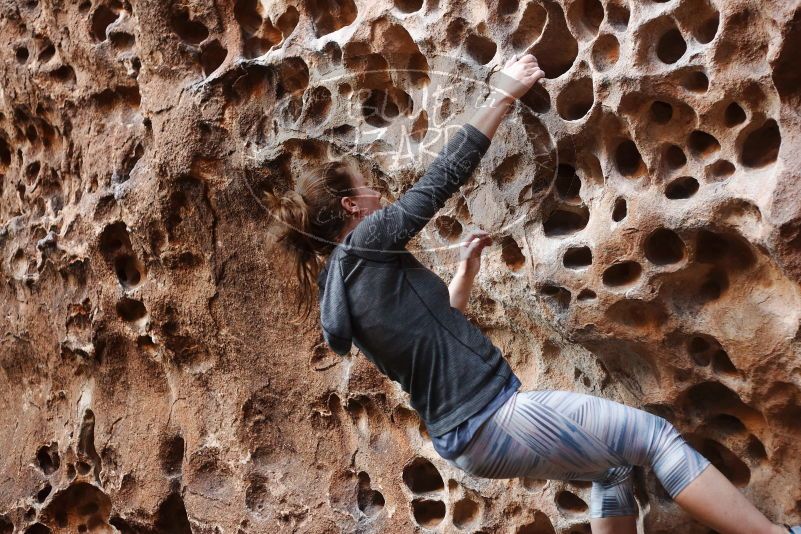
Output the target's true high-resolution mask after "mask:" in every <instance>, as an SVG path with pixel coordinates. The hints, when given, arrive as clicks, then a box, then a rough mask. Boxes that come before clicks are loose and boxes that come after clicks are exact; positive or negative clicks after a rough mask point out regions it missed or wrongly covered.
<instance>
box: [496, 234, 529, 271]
mask: <svg viewBox="0 0 801 534" xmlns="http://www.w3.org/2000/svg"><path fill="white" fill-rule="evenodd" d="M501 259H502V260H503V262H504V263H505V264H506V266H507V267H509V269H511V270H513V271H517V270H519V269H520V268H521V267H523V265H525V263H526V257H525V255H524V254H523V252H522V251H521V250H520V246H519V245H518V244H517V241H515V239H514V238H513V237H512V236H505V237H503V238H502V239H501Z"/></svg>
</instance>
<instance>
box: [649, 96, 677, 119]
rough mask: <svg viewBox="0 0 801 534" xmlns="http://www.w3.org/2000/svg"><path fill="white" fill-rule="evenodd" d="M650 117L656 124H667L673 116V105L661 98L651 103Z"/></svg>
mask: <svg viewBox="0 0 801 534" xmlns="http://www.w3.org/2000/svg"><path fill="white" fill-rule="evenodd" d="M651 118H652V119H653V120H654V122H655V123H657V124H667V123H668V122H670V119H672V118H673V106H671V105H670V104H668V103H667V102H662V101H661V100H656V101H654V103H653V104H651Z"/></svg>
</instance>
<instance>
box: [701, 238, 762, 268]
mask: <svg viewBox="0 0 801 534" xmlns="http://www.w3.org/2000/svg"><path fill="white" fill-rule="evenodd" d="M695 251H696V253H695V254H696V259H697V260H698V261H700V262H702V263H717V264H720V265H721V266H723V267H725V268H726V269H733V270H746V269H748V268H750V267H752V266H753V265H754V264H755V263H756V257H755V256H754V253H753V252H752V251H751V247H750V246H749V244H748V243H747V242H746V241H745V240H744V239H742V238H741V237H739V236H733V235H726V234H720V233H716V232H711V231H709V230H701V231H699V232H698V238H697V240H696V245H695Z"/></svg>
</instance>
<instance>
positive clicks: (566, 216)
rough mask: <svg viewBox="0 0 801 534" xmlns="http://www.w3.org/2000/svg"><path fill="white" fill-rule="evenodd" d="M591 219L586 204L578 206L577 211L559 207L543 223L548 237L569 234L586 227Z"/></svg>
mask: <svg viewBox="0 0 801 534" xmlns="http://www.w3.org/2000/svg"><path fill="white" fill-rule="evenodd" d="M589 220H590V210H589V209H588V208H587V207H586V206H578V207H576V208H575V211H571V210H567V209H557V210H554V211H553V212H552V213H551V214H550V215H549V216H548V218H547V219H546V220H545V221H544V222H543V223H542V227H543V230H544V232H545V235H546V236H548V237H554V236H561V235H569V234H572V233H575V232H578V231H579V230H582V229H584V228H585V227H586V226H587V223H588V222H589Z"/></svg>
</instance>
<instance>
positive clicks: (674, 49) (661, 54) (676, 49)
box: [656, 28, 687, 65]
mask: <svg viewBox="0 0 801 534" xmlns="http://www.w3.org/2000/svg"><path fill="white" fill-rule="evenodd" d="M686 51H687V43H686V42H685V41H684V37H682V35H681V32H680V31H679V30H678V28H672V29H670V30H668V31H666V32H665V33H663V34H662V37H660V38H659V42H658V43H657V45H656V56H657V57H658V58H659V60H660V61H662V63H666V64H668V65H670V64H673V63H675V62H677V61H678V60H679V59H681V57H682V56H683V55H684V53H685V52H686Z"/></svg>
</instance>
